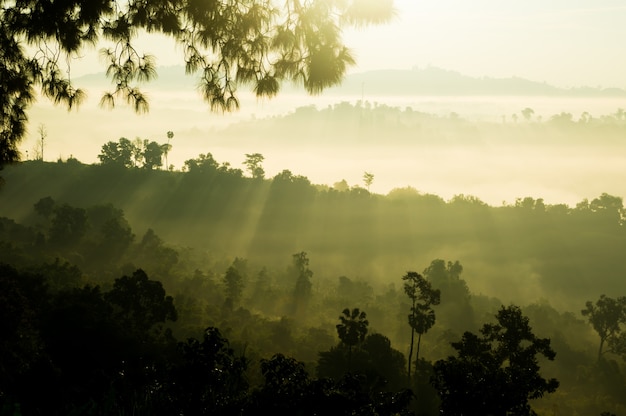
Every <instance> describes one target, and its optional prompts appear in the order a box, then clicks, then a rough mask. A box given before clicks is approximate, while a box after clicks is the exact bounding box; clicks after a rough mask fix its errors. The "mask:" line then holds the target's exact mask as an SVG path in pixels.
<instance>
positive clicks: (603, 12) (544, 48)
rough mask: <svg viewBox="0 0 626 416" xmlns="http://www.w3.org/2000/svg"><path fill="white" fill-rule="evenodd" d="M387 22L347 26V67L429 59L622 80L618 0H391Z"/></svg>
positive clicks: (536, 74)
mask: <svg viewBox="0 0 626 416" xmlns="http://www.w3.org/2000/svg"><path fill="white" fill-rule="evenodd" d="M396 8H397V10H398V13H397V18H396V19H395V21H394V22H392V23H391V24H388V25H385V26H379V27H368V28H365V29H362V30H350V31H348V32H347V33H346V42H347V44H348V45H351V46H353V48H354V50H355V52H356V54H357V60H358V66H357V67H356V68H354V69H353V70H355V69H356V70H359V71H362V70H370V69H382V68H397V69H409V68H412V67H415V66H416V67H425V66H435V67H440V68H444V69H448V70H455V71H458V72H461V73H463V74H465V75H470V76H477V77H482V76H490V77H511V76H518V77H522V78H527V79H530V80H533V81H539V82H543V81H545V82H547V83H549V84H553V85H555V86H559V87H571V86H581V85H586V86H600V85H601V86H604V87H620V88H624V87H626V75H625V74H626V54H625V53H624V39H626V24H624V22H626V2H625V1H623V0H524V1H520V0H471V1H468V0H421V1H415V0H396Z"/></svg>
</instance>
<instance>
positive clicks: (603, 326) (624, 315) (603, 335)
mask: <svg viewBox="0 0 626 416" xmlns="http://www.w3.org/2000/svg"><path fill="white" fill-rule="evenodd" d="M581 313H582V314H583V316H586V317H587V319H588V320H589V323H590V324H591V325H592V326H593V329H594V330H595V331H596V332H597V333H598V336H599V337H600V345H599V347H598V361H600V359H601V358H602V354H603V353H604V352H605V351H604V346H605V343H608V346H609V351H610V352H612V353H615V354H624V353H625V352H626V345H623V344H624V343H623V342H622V341H623V338H622V337H620V335H621V331H622V328H621V325H623V324H626V297H625V296H621V297H619V298H617V299H613V298H609V297H607V296H606V295H601V296H600V299H598V300H597V301H596V303H595V304H593V303H592V302H591V301H587V303H586V304H585V309H583V310H582V311H581Z"/></svg>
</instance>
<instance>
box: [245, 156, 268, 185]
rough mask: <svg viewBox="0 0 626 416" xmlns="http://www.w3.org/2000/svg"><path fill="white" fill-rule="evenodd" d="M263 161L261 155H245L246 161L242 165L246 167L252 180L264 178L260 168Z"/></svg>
mask: <svg viewBox="0 0 626 416" xmlns="http://www.w3.org/2000/svg"><path fill="white" fill-rule="evenodd" d="M264 159H265V158H264V157H263V155H262V154H261V153H251V154H250V153H246V160H245V161H244V162H243V164H244V165H246V169H247V170H248V172H250V176H252V177H253V178H254V179H263V178H264V177H265V170H264V169H263V166H261V163H262V162H263V160H264Z"/></svg>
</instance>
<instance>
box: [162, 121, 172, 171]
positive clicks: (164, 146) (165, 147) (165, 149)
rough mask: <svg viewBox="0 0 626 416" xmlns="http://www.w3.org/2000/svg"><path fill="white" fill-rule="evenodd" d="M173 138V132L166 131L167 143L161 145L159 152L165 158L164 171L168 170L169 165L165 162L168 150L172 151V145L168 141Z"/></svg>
mask: <svg viewBox="0 0 626 416" xmlns="http://www.w3.org/2000/svg"><path fill="white" fill-rule="evenodd" d="M173 138H174V132H173V131H168V132H167V143H163V144H162V145H161V150H162V151H163V156H165V169H167V170H169V169H170V165H169V162H168V160H167V155H169V153H170V150H172V144H171V143H170V140H172V139H173Z"/></svg>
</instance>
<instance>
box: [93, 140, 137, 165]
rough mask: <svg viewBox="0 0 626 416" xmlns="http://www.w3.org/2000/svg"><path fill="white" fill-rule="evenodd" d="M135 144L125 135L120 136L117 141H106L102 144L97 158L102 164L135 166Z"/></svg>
mask: <svg viewBox="0 0 626 416" xmlns="http://www.w3.org/2000/svg"><path fill="white" fill-rule="evenodd" d="M135 147H136V146H135V144H134V143H133V142H131V141H130V140H128V139H127V138H125V137H121V138H120V139H119V140H118V141H117V143H116V142H107V143H105V144H104V145H102V149H101V150H100V154H99V155H98V159H100V163H101V164H103V165H115V166H120V167H125V168H131V167H133V166H135V162H134V156H133V155H134V153H135V152H136V149H135Z"/></svg>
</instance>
